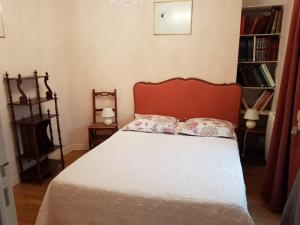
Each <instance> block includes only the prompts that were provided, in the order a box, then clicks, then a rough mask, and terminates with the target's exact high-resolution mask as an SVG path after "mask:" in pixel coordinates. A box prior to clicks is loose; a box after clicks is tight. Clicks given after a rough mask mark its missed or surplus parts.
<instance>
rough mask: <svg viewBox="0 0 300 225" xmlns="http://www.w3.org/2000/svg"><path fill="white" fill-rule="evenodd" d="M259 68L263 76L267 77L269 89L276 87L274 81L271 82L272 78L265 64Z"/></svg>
mask: <svg viewBox="0 0 300 225" xmlns="http://www.w3.org/2000/svg"><path fill="white" fill-rule="evenodd" d="M261 68H262V69H263V71H264V74H265V75H266V76H267V79H268V81H269V83H270V86H271V87H275V86H276V84H275V81H274V80H273V77H272V75H271V73H270V71H269V69H268V67H267V65H266V64H262V65H261Z"/></svg>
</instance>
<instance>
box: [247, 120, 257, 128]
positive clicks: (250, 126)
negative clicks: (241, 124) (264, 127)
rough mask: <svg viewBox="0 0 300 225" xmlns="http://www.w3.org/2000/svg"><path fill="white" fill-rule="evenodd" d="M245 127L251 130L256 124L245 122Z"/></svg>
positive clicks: (251, 121)
mask: <svg viewBox="0 0 300 225" xmlns="http://www.w3.org/2000/svg"><path fill="white" fill-rule="evenodd" d="M246 127H247V128H248V129H253V128H255V127H256V122H255V121H254V120H247V122H246Z"/></svg>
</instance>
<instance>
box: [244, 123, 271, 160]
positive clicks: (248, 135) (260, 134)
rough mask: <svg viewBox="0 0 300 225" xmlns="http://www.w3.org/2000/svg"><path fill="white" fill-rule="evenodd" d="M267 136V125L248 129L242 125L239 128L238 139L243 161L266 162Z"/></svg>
mask: <svg viewBox="0 0 300 225" xmlns="http://www.w3.org/2000/svg"><path fill="white" fill-rule="evenodd" d="M265 136H266V127H261V126H257V127H255V128H253V129H247V128H246V127H244V126H242V127H240V128H239V135H238V141H239V146H240V149H243V151H242V152H241V155H242V161H243V162H247V163H250V164H259V165H261V164H265V157H264V155H265Z"/></svg>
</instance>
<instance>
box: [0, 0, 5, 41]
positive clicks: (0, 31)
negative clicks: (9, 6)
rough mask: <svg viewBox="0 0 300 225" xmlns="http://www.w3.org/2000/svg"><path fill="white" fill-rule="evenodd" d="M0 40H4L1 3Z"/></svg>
mask: <svg viewBox="0 0 300 225" xmlns="http://www.w3.org/2000/svg"><path fill="white" fill-rule="evenodd" d="M0 38H5V30H4V22H3V16H2V7H1V2H0Z"/></svg>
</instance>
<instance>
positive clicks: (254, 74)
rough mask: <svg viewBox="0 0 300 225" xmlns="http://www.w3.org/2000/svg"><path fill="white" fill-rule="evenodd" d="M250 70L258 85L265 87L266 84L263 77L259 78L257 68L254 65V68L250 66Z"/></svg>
mask: <svg viewBox="0 0 300 225" xmlns="http://www.w3.org/2000/svg"><path fill="white" fill-rule="evenodd" d="M250 68H251V71H252V74H253V76H254V77H255V79H256V81H257V83H258V86H260V87H263V86H264V82H263V80H262V79H261V77H260V76H259V74H258V73H257V71H256V68H255V66H253V65H252V66H250Z"/></svg>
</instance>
